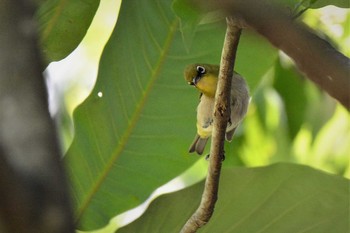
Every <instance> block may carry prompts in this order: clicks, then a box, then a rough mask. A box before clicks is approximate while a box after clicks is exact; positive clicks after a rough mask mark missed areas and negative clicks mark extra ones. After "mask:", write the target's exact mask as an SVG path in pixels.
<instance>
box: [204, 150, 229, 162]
mask: <svg viewBox="0 0 350 233" xmlns="http://www.w3.org/2000/svg"><path fill="white" fill-rule="evenodd" d="M209 157H210V154H207V155H206V156H205V160H209ZM225 158H226V157H225V151H223V153H222V155H221V161H225Z"/></svg>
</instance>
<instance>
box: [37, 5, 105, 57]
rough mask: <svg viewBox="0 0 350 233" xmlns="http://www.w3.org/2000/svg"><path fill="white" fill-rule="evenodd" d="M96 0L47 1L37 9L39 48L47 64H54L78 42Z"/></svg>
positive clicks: (86, 27)
mask: <svg viewBox="0 0 350 233" xmlns="http://www.w3.org/2000/svg"><path fill="white" fill-rule="evenodd" d="M99 3H100V1H99V0H69V1H68V0H47V1H45V2H44V3H43V4H42V6H41V7H40V8H39V10H38V12H37V17H38V20H39V22H40V33H41V46H42V51H43V54H44V55H45V57H46V59H47V60H48V61H58V60H61V59H63V58H65V57H66V56H68V54H70V53H71V52H72V51H73V50H74V49H75V48H76V47H77V46H78V45H79V43H80V41H81V40H82V39H83V37H84V36H85V34H86V31H87V30H88V28H89V26H90V23H91V21H92V19H93V17H94V15H95V13H96V10H97V8H98V5H99Z"/></svg>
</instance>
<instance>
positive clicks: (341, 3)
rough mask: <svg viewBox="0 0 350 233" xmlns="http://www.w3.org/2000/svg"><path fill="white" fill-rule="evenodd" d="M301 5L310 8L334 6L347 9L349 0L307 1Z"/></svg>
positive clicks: (349, 3) (349, 4)
mask: <svg viewBox="0 0 350 233" xmlns="http://www.w3.org/2000/svg"><path fill="white" fill-rule="evenodd" d="M303 5H305V6H309V7H310V8H321V7H325V6H329V5H334V6H337V7H342V8H349V7H350V1H349V0H307V1H304V2H303Z"/></svg>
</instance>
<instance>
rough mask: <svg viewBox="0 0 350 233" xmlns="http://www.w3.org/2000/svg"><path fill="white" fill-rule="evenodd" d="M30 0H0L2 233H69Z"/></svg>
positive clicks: (69, 212)
mask: <svg viewBox="0 0 350 233" xmlns="http://www.w3.org/2000/svg"><path fill="white" fill-rule="evenodd" d="M31 2H34V1H14V0H0V5H1V7H0V31H1V33H0V51H1V53H0V228H1V229H0V231H1V232H3V233H7V232H16V233H22V232H23V233H24V232H25V233H48V232H52V233H70V232H72V233H73V232H74V223H73V217H72V216H73V214H72V210H71V208H70V200H69V195H68V189H67V184H66V179H65V175H64V172H63V166H62V165H63V164H62V162H61V160H60V156H61V154H60V150H59V146H58V143H57V138H56V134H55V128H54V124H53V122H52V120H51V118H50V115H49V111H48V104H47V95H46V88H45V83H44V78H43V76H42V70H43V66H42V65H41V64H42V63H41V61H42V60H41V57H40V52H39V48H38V46H37V44H38V40H37V37H38V36H37V33H36V32H37V27H36V26H37V22H35V20H34V18H33V15H34V11H35V6H33V5H31V4H30V3H31Z"/></svg>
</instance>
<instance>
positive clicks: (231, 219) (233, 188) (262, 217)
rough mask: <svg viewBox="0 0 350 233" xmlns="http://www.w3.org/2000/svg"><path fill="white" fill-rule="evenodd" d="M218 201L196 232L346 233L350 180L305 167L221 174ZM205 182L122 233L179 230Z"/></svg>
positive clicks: (163, 202)
mask: <svg viewBox="0 0 350 233" xmlns="http://www.w3.org/2000/svg"><path fill="white" fill-rule="evenodd" d="M220 180H221V182H220V188H219V199H218V201H217V204H216V206H215V211H214V214H213V216H212V219H211V220H210V221H209V223H208V224H207V225H206V226H204V227H203V228H201V229H200V230H199V231H198V232H203V233H204V232H210V233H212V232H228V233H231V232H232V233H233V232H234V233H246V232H256V233H257V232H261V233H262V232H268V233H275V232H276V233H281V232H283V233H289V232H290V233H296V232H308V233H329V232H332V233H344V232H348V231H349V224H348V221H349V185H350V183H349V181H348V180H347V179H345V178H343V177H339V176H334V175H329V174H326V173H324V172H320V171H318V170H315V169H312V168H310V167H306V166H300V165H293V164H275V165H272V166H268V167H260V168H234V169H226V170H223V172H222V177H221V179H220ZM203 185H204V182H200V183H199V184H197V185H194V186H192V187H190V188H187V189H185V190H182V191H178V192H176V193H172V194H167V195H164V196H161V197H159V198H157V199H156V200H155V201H154V202H153V203H152V204H151V205H150V207H149V208H148V209H147V211H146V212H145V214H144V215H143V216H141V218H139V219H138V220H136V221H135V222H133V223H131V224H130V225H128V226H126V227H124V228H121V229H119V230H118V231H117V232H118V233H131V232H140V233H143V232H152V233H158V232H159V233H161V232H169V233H172V232H174V233H175V232H179V231H180V229H181V227H182V226H183V224H184V223H185V222H186V220H187V219H188V218H189V217H190V216H191V214H192V213H193V211H194V210H195V209H196V208H197V207H198V205H199V201H200V197H201V194H202V190H203Z"/></svg>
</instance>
